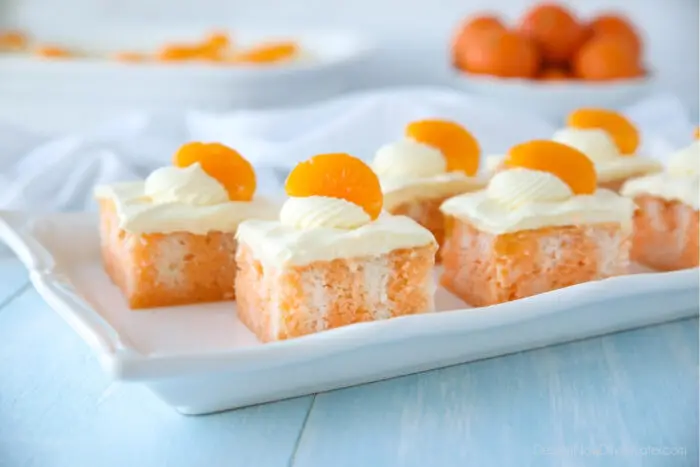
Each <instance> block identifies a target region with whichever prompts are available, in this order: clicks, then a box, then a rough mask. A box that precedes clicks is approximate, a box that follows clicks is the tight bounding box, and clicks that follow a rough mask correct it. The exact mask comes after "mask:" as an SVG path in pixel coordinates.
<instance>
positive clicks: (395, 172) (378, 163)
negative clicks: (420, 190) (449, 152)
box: [372, 139, 447, 179]
mask: <svg viewBox="0 0 700 467" xmlns="http://www.w3.org/2000/svg"><path fill="white" fill-rule="evenodd" d="M372 169H373V170H374V173H376V174H377V175H378V176H379V177H380V178H381V177H385V178H386V177H388V178H404V177H405V178H412V179H416V178H424V177H432V176H434V175H439V174H443V173H445V171H446V170H447V163H446V161H445V157H444V156H443V155H442V152H440V150H438V149H435V148H434V147H432V146H428V145H427V144H423V143H419V142H417V141H414V140H412V139H404V140H401V141H397V142H395V143H389V144H387V145H384V146H382V147H381V148H379V150H378V151H377V154H376V155H375V156H374V161H373V162H372Z"/></svg>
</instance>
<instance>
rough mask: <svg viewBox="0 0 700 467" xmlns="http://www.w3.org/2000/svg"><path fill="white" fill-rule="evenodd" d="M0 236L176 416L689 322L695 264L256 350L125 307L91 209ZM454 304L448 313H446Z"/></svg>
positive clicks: (223, 314) (218, 311)
mask: <svg viewBox="0 0 700 467" xmlns="http://www.w3.org/2000/svg"><path fill="white" fill-rule="evenodd" d="M0 238H1V239H3V240H4V241H5V242H6V243H7V244H8V245H9V246H10V248H12V249H13V250H14V251H15V252H16V253H17V255H18V256H19V257H20V259H21V260H22V262H23V263H24V264H25V265H26V266H27V268H28V269H29V272H30V278H31V281H32V283H33V284H34V286H35V287H36V289H37V290H38V292H39V293H40V294H41V295H42V296H43V297H44V299H45V300H46V301H47V302H48V303H49V304H50V305H51V306H52V307H53V308H54V309H55V310H56V311H57V312H58V313H59V314H60V315H61V316H62V317H63V318H64V319H65V320H66V321H67V322H68V323H69V324H70V325H71V326H72V327H73V328H74V329H75V330H76V331H77V332H78V333H79V334H80V335H81V336H82V337H83V339H84V340H85V341H86V342H87V343H88V344H89V345H90V346H91V347H92V348H93V350H94V351H95V352H96V353H97V355H98V356H99V358H100V362H101V364H102V366H103V367H104V369H105V370H106V371H107V372H108V373H109V374H110V376H111V377H112V378H114V379H116V380H121V381H132V382H139V383H142V384H145V385H146V386H147V387H148V388H149V389H150V390H152V391H153V392H154V393H155V394H156V395H157V396H158V397H160V398H161V399H163V400H164V401H165V402H166V403H167V404H169V405H171V406H173V407H174V408H175V409H177V410H178V411H179V412H181V413H184V414H204V413H209V412H215V411H221V410H226V409H231V408H235V407H240V406H245V405H250V404H255V403H260V402H267V401H272V400H277V399H283V398H288V397H294V396H299V395H304V394H309V393H313V392H319V391H325V390H329V389H334V388H339V387H344V386H350V385H355V384H360V383H366V382H370V381H376V380H380V379H385V378H390V377H394V376H399V375H404V374H408V373H413V372H417V371H423V370H428V369H433V368H438V367H441V366H447V365H452V364H456V363H461V362H467V361H471V360H476V359H480V358H486V357H492V356H496V355H502V354H505V353H511V352H516V351H520V350H524V349H529V348H533V347H539V346H544V345H549V344H553V343H558V342H564V341H568V340H573V339H579V338H583V337H588V336H593V335H597V334H603V333H608V332H613V331H618V330H622V329H628V328H632V327H637V326H644V325H648V324H653V323H660V322H664V321H670V320H674V319H679V318H683V317H688V316H694V315H697V314H698V309H697V307H698V280H699V276H698V269H691V270H685V271H678V272H672V273H639V274H634V275H630V276H625V277H617V278H612V279H607V280H604V281H598V282H591V283H588V284H583V285H578V286H574V287H569V288H566V289H562V290H558V291H555V292H550V293H546V294H542V295H538V296H536V297H531V298H528V299H524V300H518V301H515V302H511V303H506V304H501V305H496V306H491V307H484V308H469V307H468V306H466V305H465V304H464V303H463V302H461V301H460V300H458V299H457V298H455V297H454V296H452V295H450V294H449V293H448V292H446V291H445V290H442V289H439V290H438V297H437V307H438V310H439V311H441V312H438V313H434V314H428V315H419V316H410V317H405V318H396V319H392V320H387V321H381V322H375V323H365V324H358V325H353V326H348V327H344V328H340V329H336V330H332V331H326V332H323V333H319V334H316V335H313V336H308V337H303V338H298V339H292V340H288V341H284V342H277V343H270V344H264V345H263V344H260V343H259V342H258V341H257V340H256V339H255V338H254V336H253V335H252V334H251V333H250V332H249V331H248V330H247V329H246V328H245V327H244V326H243V325H242V324H241V323H240V322H239V321H238V319H237V316H236V314H235V303H233V302H223V303H217V304H210V305H204V306H188V307H176V308H164V309H159V310H157V311H140V312H132V311H130V310H128V308H127V307H126V303H125V301H124V300H123V298H122V297H121V295H120V293H119V291H118V290H117V289H116V287H114V286H113V285H112V284H111V283H110V281H109V279H108V278H107V276H106V275H105V273H104V272H103V271H102V267H101V264H100V257H99V239H98V234H97V225H96V218H95V216H94V215H93V214H83V213H80V214H54V215H30V214H26V213H18V212H0ZM448 310H452V311H448Z"/></svg>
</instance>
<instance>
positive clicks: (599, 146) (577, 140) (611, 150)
mask: <svg viewBox="0 0 700 467" xmlns="http://www.w3.org/2000/svg"><path fill="white" fill-rule="evenodd" d="M552 140H553V141H556V142H557V143H562V144H566V145H567V146H571V147H572V148H574V149H578V150H579V151H581V152H582V153H584V154H585V155H586V156H587V157H588V158H589V159H590V160H591V161H593V162H594V163H600V162H604V161H608V160H611V159H615V158H617V157H620V156H621V155H620V151H619V150H618V149H617V146H616V145H615V141H614V140H613V139H612V138H611V137H610V135H609V134H608V133H607V132H606V131H605V130H600V129H596V128H594V129H590V130H579V129H575V128H564V129H562V130H559V131H557V132H556V133H554V136H552Z"/></svg>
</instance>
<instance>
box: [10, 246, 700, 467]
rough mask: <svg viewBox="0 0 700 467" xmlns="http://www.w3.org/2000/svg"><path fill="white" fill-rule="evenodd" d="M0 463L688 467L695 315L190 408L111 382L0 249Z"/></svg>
mask: <svg viewBox="0 0 700 467" xmlns="http://www.w3.org/2000/svg"><path fill="white" fill-rule="evenodd" d="M0 465H2V466H11V467H20V466H38V467H54V466H56V467H59V466H60V467H63V466H65V467H82V466H86V467H93V466H95V467H97V466H99V467H103V466H104V467H112V466H114V467H123V466H128V467H141V466H154V467H161V466H176V467H180V466H188V467H189V466H196V467H200V466H203V467H218V466H245V467H249V466H250V467H267V466H272V467H282V466H300V467H310V466H314V467H317V466H322V467H336V466H341V467H342V466H352V467H355V466H358V467H373V466H378V467H392V466H416V467H442V466H447V467H452V466H455V467H457V466H460V467H461V466H476V467H490V466H495V467H509V466H517V467H527V466H557V467H559V466H564V467H566V466H586V467H588V466H598V465H602V466H630V467H638V466H660V467H661V466H663V467H673V466H688V467H690V466H697V465H698V320H697V319H690V320H683V321H678V322H674V323H669V324H665V325H661V326H654V327H649V328H644V329H639V330H635V331H630V332H624V333H620V334H615V335H609V336H605V337H600V338H595V339H589V340H585V341H580V342H574V343H571V344H567V345H560V346H556V347H550V348H545V349H540V350H535V351H531V352H524V353H519V354H514V355H510V356H506V357H502V358H494V359H491V360H485V361H481V362H476V363H472V364H468V365H461V366H456V367H451V368H446V369H442V370H437V371H431V372H427V373H422V374H417V375H413V376H407V377H403V378H398V379H394V380H390V381H384V382H380V383H375V384H368V385H365V386H360V387H354V388H349V389H343V390H339V391H333V392H329V393H323V394H318V395H315V396H309V397H301V398H298V399H292V400H287V401H282V402H278V403H273V404H267V405H262V406H257V407H250V408H246V409H241V410H236V411H232V412H227V413H222V414H218V415H211V416H205V417H185V416H182V415H178V414H177V413H175V412H174V411H173V410H171V409H170V408H168V407H166V406H164V405H163V404H162V403H161V402H160V401H158V400H157V399H156V398H155V397H154V396H152V395H151V394H150V393H148V392H147V391H145V390H142V389H141V388H140V387H138V386H131V385H110V382H109V381H108V380H107V379H106V378H105V376H104V375H103V373H102V372H101V370H100V367H99V365H98V363H97V361H96V360H95V358H93V356H92V354H91V353H90V351H89V349H88V347H87V346H86V345H85V344H84V343H83V342H82V341H81V340H80V339H79V338H78V336H77V335H76V334H75V333H74V332H73V331H72V330H71V329H70V328H69V327H68V325H66V324H65V323H64V322H63V321H62V320H61V319H60V318H59V317H58V315H57V314H56V313H54V312H53V311H52V310H51V309H50V308H49V307H48V306H47V305H46V304H45V303H44V302H43V301H42V300H41V299H40V298H39V297H38V295H37V294H36V292H34V290H33V289H32V288H31V286H29V285H28V283H27V275H26V273H25V271H24V269H23V268H22V267H21V266H20V264H19V263H18V262H17V261H16V260H15V259H13V258H10V257H8V256H5V257H0Z"/></svg>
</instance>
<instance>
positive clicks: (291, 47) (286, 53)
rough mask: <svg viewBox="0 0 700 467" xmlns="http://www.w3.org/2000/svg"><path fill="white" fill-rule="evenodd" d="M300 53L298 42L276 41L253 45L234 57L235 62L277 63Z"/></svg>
mask: <svg viewBox="0 0 700 467" xmlns="http://www.w3.org/2000/svg"><path fill="white" fill-rule="evenodd" d="M297 53H299V44H297V43H296V42H291V41H290V42H276V43H270V44H261V45H258V46H256V47H252V48H250V49H248V50H246V51H244V52H241V53H240V54H237V55H235V56H234V57H233V61H234V62H241V63H275V62H280V61H283V60H289V59H290V58H292V57H294V56H295V55H296V54H297Z"/></svg>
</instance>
